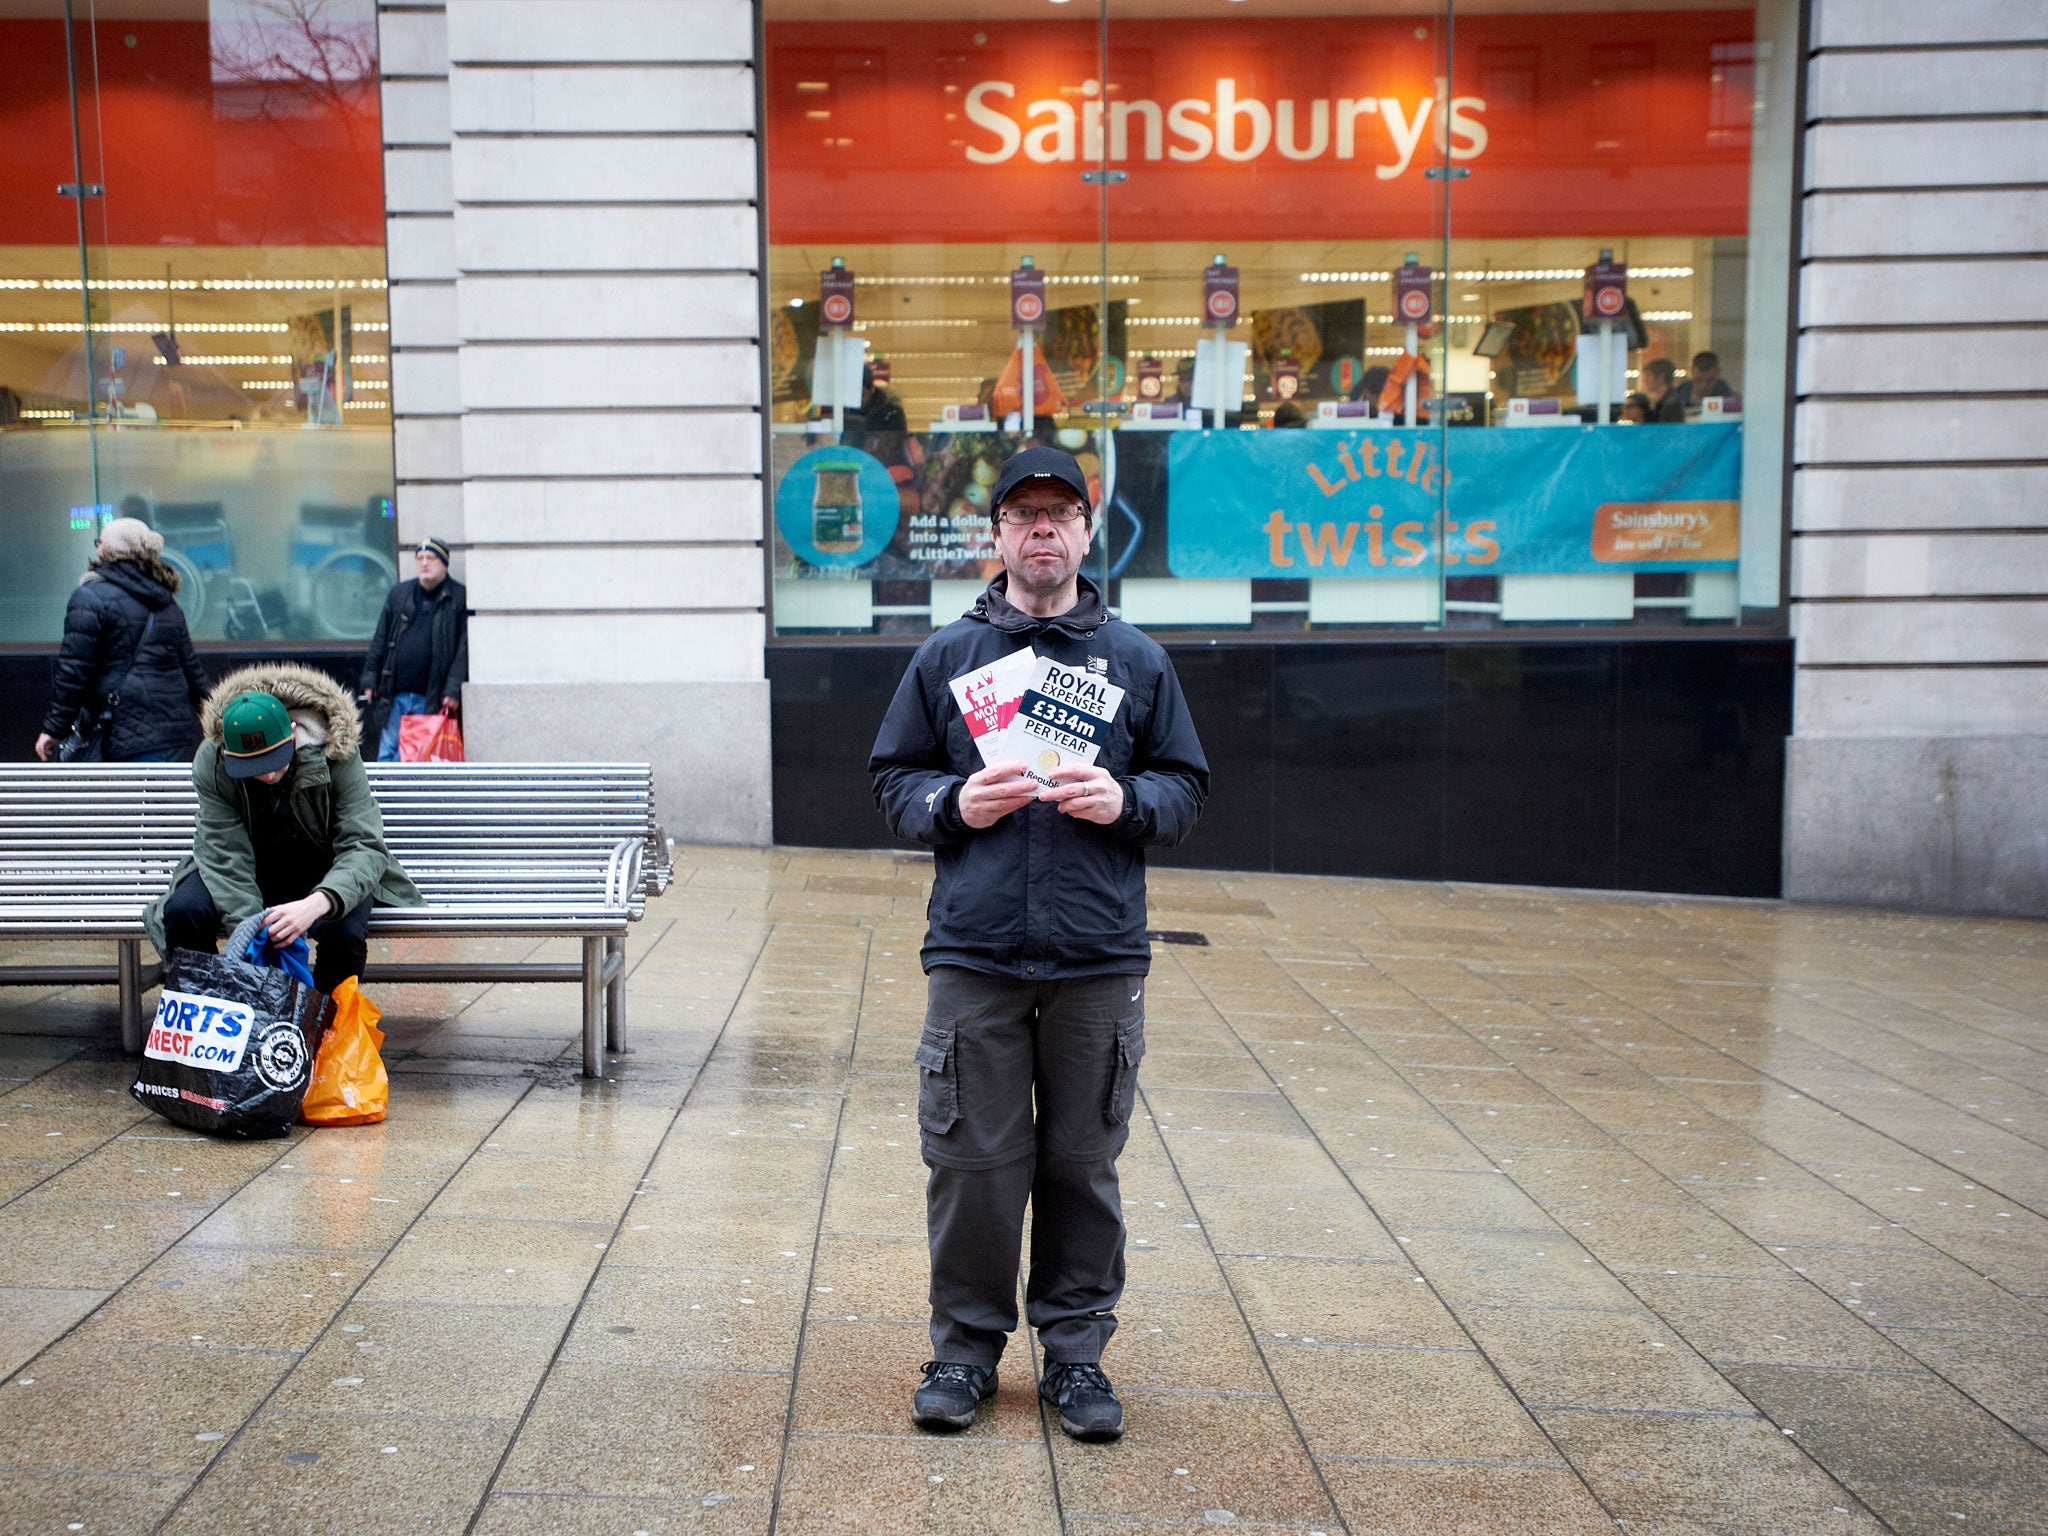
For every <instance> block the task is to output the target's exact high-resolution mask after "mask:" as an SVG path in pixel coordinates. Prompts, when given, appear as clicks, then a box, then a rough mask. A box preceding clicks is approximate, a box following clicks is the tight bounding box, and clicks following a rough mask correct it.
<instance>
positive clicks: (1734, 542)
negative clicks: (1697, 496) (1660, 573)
mask: <svg viewBox="0 0 2048 1536" xmlns="http://www.w3.org/2000/svg"><path fill="white" fill-rule="evenodd" d="M1741 533H1742V503H1741V502H1739V501H1608V502H1602V503H1601V504H1600V506H1598V507H1597V508H1595V509H1594V512H1593V558H1594V559H1595V560H1599V561H1603V562H1605V563H1608V564H1621V565H1641V564H1643V563H1645V562H1646V561H1653V560H1670V561H1674V562H1683V563H1684V564H1686V565H1697V564H1698V563H1699V562H1700V561H1702V560H1733V559H1734V558H1735V557H1736V551H1737V547H1738V545H1739V544H1740V542H1741Z"/></svg>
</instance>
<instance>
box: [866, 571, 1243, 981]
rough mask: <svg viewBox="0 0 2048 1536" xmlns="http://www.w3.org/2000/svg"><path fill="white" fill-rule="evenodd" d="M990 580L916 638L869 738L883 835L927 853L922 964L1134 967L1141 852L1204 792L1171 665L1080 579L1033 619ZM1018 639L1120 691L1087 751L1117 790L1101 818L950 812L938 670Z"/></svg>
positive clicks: (1177, 837) (1141, 951) (960, 758)
mask: <svg viewBox="0 0 2048 1536" xmlns="http://www.w3.org/2000/svg"><path fill="white" fill-rule="evenodd" d="M1008 582H1009V578H1008V576H1007V575H1002V576H998V577H996V579H995V580H994V581H993V582H991V583H990V584H989V588H988V590H987V591H986V592H984V593H983V594H982V595H981V596H980V597H979V598H977V599H976V600H975V604H974V607H973V609H972V610H971V611H970V612H969V613H968V614H966V615H965V616H964V617H963V618H960V619H957V620H955V621H954V622H953V623H951V624H949V625H947V626H946V627H945V628H944V629H942V630H940V631H939V632H938V633H937V634H935V635H933V636H932V637H931V638H930V639H929V640H927V641H925V643H924V644H923V645H921V646H919V647H918V648H917V654H916V655H915V656H913V657H912V658H911V662H910V669H909V671H907V672H905V673H904V674H903V681H902V683H901V685H900V686H898V688H897V690H896V697H895V699H894V700H893V701H892V702H891V703H890V705H889V713H888V715H887V716H886V717H885V718H884V719H883V721H882V729H881V734H880V735H878V736H877V737H876V738H875V748H874V753H873V755H872V756H871V757H870V758H869V760H868V771H869V772H870V773H871V774H873V775H874V781H875V798H876V800H877V801H878V802H879V803H880V805H881V807H882V814H883V816H884V817H886V818H887V820H888V822H889V825H890V827H891V828H893V829H894V830H895V832H896V833H897V835H898V836H901V837H906V838H909V839H911V840H913V841H915V842H920V843H929V844H930V845H931V846H932V848H933V850H934V857H933V863H934V874H933V880H932V896H931V904H930V907H929V908H928V911H927V915H928V917H929V919H930V924H931V926H930V929H929V931H928V932H927V933H926V935H925V943H924V951H923V961H924V968H925V969H926V970H927V971H929V970H930V969H931V968H932V967H933V966H935V965H958V966H964V967H966V968H967V969H968V970H974V971H985V972H989V973H991V974H994V975H998V976H1014V977H1017V978H1019V979H1023V980H1030V981H1057V980H1061V979H1064V978H1067V977H1072V976H1096V975H1111V974H1117V973H1126V974H1138V973H1142V972H1144V971H1147V970H1149V969H1150V967H1151V964H1152V946H1151V944H1150V943H1149V942H1148V941H1147V940H1146V938H1145V849H1147V848H1171V847H1173V846H1174V845H1175V844H1177V843H1179V842H1180V841H1181V840H1182V839H1184V838H1185V837H1186V836H1187V835H1188V833H1189V832H1191V831H1193V830H1194V825H1195V818H1196V817H1197V816H1199V815H1200V814H1201V810H1202V801H1203V800H1204V798H1206V796H1207V795H1208V793H1209V763H1208V759H1207V758H1205V757H1204V756H1203V755H1202V744H1201V742H1200V741H1199V740H1198V739H1197V738H1196V735H1195V726H1194V722H1193V721H1192V720H1191V719H1189V717H1188V709H1187V701H1186V699H1184V698H1183V697H1182V696H1181V691H1180V680H1179V679H1178V678H1177V677H1175V676H1174V671H1173V663H1172V662H1171V661H1169V660H1168V659H1167V655H1166V652H1165V651H1164V650H1162V649H1161V648H1160V647H1159V645H1158V644H1157V643H1156V642H1155V641H1153V640H1152V639H1151V637H1150V636H1148V635H1146V634H1144V633H1142V632H1141V631H1139V630H1137V629H1134V628H1132V627H1131V626H1130V625H1129V624H1126V623H1124V622H1123V621H1122V620H1121V619H1116V618H1112V617H1111V616H1110V613H1109V609H1108V608H1107V607H1106V606H1105V605H1104V603H1103V601H1102V593H1101V590H1100V589H1099V588H1097V587H1096V586H1095V584H1094V583H1093V582H1091V581H1089V580H1088V579H1087V578H1086V577H1082V578H1081V584H1080V585H1081V600H1080V601H1079V602H1078V603H1077V604H1075V606H1074V607H1073V608H1071V609H1069V610H1068V611H1067V612H1066V613H1063V614H1060V615H1059V616H1057V617H1056V618H1050V619H1035V618H1032V617H1031V616H1029V615H1028V614H1025V613H1023V612H1021V611H1020V610H1018V609H1017V608H1016V607H1015V606H1013V605H1012V604H1011V602H1010V601H1009V598H1008V596H1007V587H1008ZM1026 646H1029V647H1030V648H1031V649H1033V650H1035V651H1036V652H1037V653H1038V654H1039V655H1040V656H1050V657H1052V658H1053V659H1054V660H1056V661H1061V662H1065V663H1067V664H1068V665H1071V666H1075V667H1087V666H1088V665H1089V663H1090V662H1091V660H1092V661H1093V662H1095V663H1097V664H1098V667H1097V670H1100V671H1102V672H1103V673H1104V674H1105V675H1106V677H1107V679H1108V681H1110V682H1111V683H1113V684H1115V685H1116V686H1117V687H1119V688H1122V689H1123V690H1124V695H1125V696H1124V701H1123V704H1122V706H1121V707H1120V708H1119V709H1118V711H1117V715H1116V719H1115V721H1114V722H1113V724H1112V726H1111V728H1110V732H1109V739H1108V740H1107V741H1106V742H1104V743H1103V746H1102V748H1101V752H1100V755H1099V756H1098V757H1097V759H1096V761H1097V763H1098V765H1099V766H1101V767H1103V768H1106V769H1108V770H1109V772H1110V773H1111V774H1113V775H1114V776H1115V777H1116V780H1117V782H1118V783H1119V784H1121V785H1122V786H1123V791H1124V814H1123V817H1122V819H1121V820H1120V821H1118V822H1117V823H1116V825H1114V826H1108V827H1105V826H1101V825H1099V824H1098V823H1095V822H1092V821H1082V820H1080V819H1078V818H1076V817H1072V816H1066V815H1062V814H1061V813H1060V812H1059V810H1058V809H1056V808H1055V807H1054V806H1051V805H1048V804H1042V803H1039V802H1036V801H1034V802H1032V803H1030V804H1028V805H1025V806H1024V807H1022V808H1021V809H1019V810H1016V811H1012V812H1011V813H1010V814H1009V815H1007V816H1005V817H1004V818H1003V819H1002V820H1001V821H998V822H997V823H996V824H995V825H994V826H992V827H988V828H985V829H983V830H980V831H976V830H975V829H973V828H971V827H969V826H968V825H967V823H966V822H964V821H962V820H961V819H960V786H961V785H962V784H963V783H964V782H965V781H966V779H967V777H968V775H970V774H972V773H976V772H979V771H980V769H981V767H982V761H981V754H980V752H979V750H978V749H977V748H976V747H975V745H974V740H973V738H972V737H971V736H970V735H969V734H968V731H967V722H966V721H965V720H964V719H963V718H962V717H961V714H960V710H959V707H958V706H957V705H956V703H955V702H954V699H953V693H952V688H951V686H950V685H951V680H952V679H953V678H956V677H958V676H960V675H961V674H962V673H963V672H971V671H973V670H974V669H975V668H977V667H983V666H986V665H988V663H990V662H992V661H996V660H999V659H1000V658H1002V657H1004V656H1007V655H1009V654H1010V653H1011V652H1012V651H1016V650H1019V649H1022V648H1023V647H1026Z"/></svg>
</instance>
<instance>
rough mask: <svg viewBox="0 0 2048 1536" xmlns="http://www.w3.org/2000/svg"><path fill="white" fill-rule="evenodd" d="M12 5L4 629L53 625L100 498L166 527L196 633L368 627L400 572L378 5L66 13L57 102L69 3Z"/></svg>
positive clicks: (343, 2)
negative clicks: (373, 596)
mask: <svg viewBox="0 0 2048 1536" xmlns="http://www.w3.org/2000/svg"><path fill="white" fill-rule="evenodd" d="M9 10H10V14H9V15H8V16H6V17H4V18H0V56H4V57H6V58H7V59H8V60H9V62H10V65H11V66H12V68H11V70H10V76H11V89H10V92H9V99H8V101H7V102H6V103H4V104H0V115H4V117H5V119H6V125H7V141H8V146H9V152H8V154H7V156H6V157H4V159H0V507H4V508H5V514H6V516H7V518H8V521H9V526H8V535H9V537H8V545H9V555H8V565H9V574H10V578H11V579H10V580H9V581H8V582H7V583H6V584H5V585H6V587H7V591H6V594H5V596H4V597H0V640H5V641H8V642H40V641H48V640H50V639H52V638H53V637H54V636H55V634H56V633H57V630H58V628H59V626H60V624H61V618H62V613H63V608H64V603H65V599H66V597H67V596H68V594H69V590H70V588H71V586H72V585H73V584H74V583H75V582H76V580H77V579H78V575H79V573H80V571H82V570H83V569H84V565H85V561H86V558H87V557H88V555H89V554H90V551H91V547H92V542H93V537H94V532H95V530H96V527H97V524H98V522H100V521H103V520H104V519H105V518H107V517H110V516H116V515H130V516H137V517H141V518H143V519H144V520H145V521H148V522H151V523H152V524H154V525H155V526H156V527H157V528H158V529H159V531H161V532H162V533H163V534H164V539H165V558H166V559H167V560H168V561H169V562H170V563H171V564H172V565H173V567H174V568H175V569H177V570H178V571H179V573H180V576H181V577H182V578H183V580H182V583H181V590H180V592H179V601H180V603H181V604H183V605H184V606H185V608H186V612H187V617H188V619H189V620H190V622H191V626H192V630H193V634H194V636H195V637H196V638H198V639H201V640H207V639H214V640H221V639H232V640H240V641H245V642H246V641H258V640H299V639H317V640H342V639H355V638H360V637H362V636H364V635H366V634H367V633H368V632H369V628H370V627H371V626H372V625H374V622H375V616H376V607H375V604H374V602H372V601H370V596H369V594H370V589H371V587H372V586H375V587H376V591H377V595H378V596H379V597H381V593H382V590H383V588H384V586H387V585H388V583H389V581H390V580H391V579H392V577H393V576H394V575H395V573H396V565H395V562H394V560H393V551H394V547H395V522H394V519H393V516H392V501H391V497H392V469H391V436H390V421H391V415H390V367H389V355H390V346H389V330H390V327H389V312H388V308H387V305H386V288H385V267H384V233H383V220H384V209H383V177H382V169H381V157H380V143H379V140H380V133H379V109H378V95H377V89H378V87H377V56H376V12H375V6H374V4H373V3H372V0H215V3H212V4H205V3H195V4H192V5H186V6H175V7H173V6H127V7H123V6H119V5H115V6H109V5H104V4H102V5H100V6H98V7H96V8H93V9H90V10H87V9H84V8H80V9H78V11H77V19H76V21H75V22H74V24H73V25H72V26H71V27H70V29H69V42H70V44H71V48H72V56H73V57H72V63H73V65H74V66H75V74H76V79H77V82H78V83H77V88H76V92H75V94H74V91H73V87H72V84H71V75H72V70H71V69H68V68H67V59H66V41H67V35H66V26H65V22H64V20H63V16H64V7H63V6H62V5H61V4H43V3H37V4H31V5H23V6H15V7H10V8H9ZM124 12H125V13H126V14H123V13H124ZM74 106H75V108H76V113H75V119H76V123H77V127H78V141H77V148H76V153H74V145H73V134H72V130H73V121H74ZM59 184H62V185H63V186H65V187H67V188H69V189H71V192H72V195H69V196H65V195H55V194H53V192H52V189H53V188H55V187H57V186H59Z"/></svg>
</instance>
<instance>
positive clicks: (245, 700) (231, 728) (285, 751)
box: [220, 693, 293, 779]
mask: <svg viewBox="0 0 2048 1536" xmlns="http://www.w3.org/2000/svg"><path fill="white" fill-rule="evenodd" d="M292 752H293V742H292V717H291V716H290V715H288V714H286V713H285V707H284V706H283V705H282V704H280V703H278V701H277V700H276V699H274V698H272V697H271V696H270V695H269V694H267V693H238V694H236V695H235V696H234V697H233V698H232V699H229V700H228V707H227V708H226V709H224V710H222V711H221V712H220V754H221V760H222V761H223V762H224V763H225V764H226V765H227V770H228V777H229V778H231V779H253V778H255V777H256V775H258V774H259V773H275V772H276V771H277V770H278V769H280V768H283V767H286V766H288V765H289V764H290V762H291V760H292Z"/></svg>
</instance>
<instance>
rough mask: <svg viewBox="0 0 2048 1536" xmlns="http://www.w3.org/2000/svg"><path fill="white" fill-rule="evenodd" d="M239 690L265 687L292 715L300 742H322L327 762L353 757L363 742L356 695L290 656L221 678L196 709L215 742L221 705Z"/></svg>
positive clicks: (256, 690) (263, 690)
mask: <svg viewBox="0 0 2048 1536" xmlns="http://www.w3.org/2000/svg"><path fill="white" fill-rule="evenodd" d="M238 693H267V694H269V695H271V697H273V698H275V699H276V700H277V701H278V702H279V703H280V704H282V705H284V707H285V709H286V710H287V711H288V712H289V713H290V715H291V717H292V724H293V725H294V726H296V727H297V731H298V739H299V743H300V745H302V746H318V747H320V748H322V749H323V750H324V751H325V752H326V754H327V758H328V761H329V762H336V763H338V762H341V761H343V760H344V759H347V758H351V757H354V756H355V755H356V751H357V749H358V748H360V747H361V746H362V743H363V729H362V724H361V722H360V721H359V720H358V719H357V717H356V701H355V700H354V699H353V698H351V697H350V696H349V692H348V690H347V689H346V688H344V687H342V685H341V684H340V683H337V682H336V681H335V680H334V679H333V678H331V677H329V676H328V675H327V674H326V673H325V672H320V671H316V670H315V669H314V668H312V667H302V666H298V665H296V664H295V663H292V662H288V661H275V662H258V663H257V664H256V665H255V666H253V667H243V668H242V669H241V670H240V671H238V672H232V673H230V674H228V676H226V677H224V678H222V679H221V681H220V683H219V685H218V686H217V687H216V688H215V689H214V690H213V692H212V693H209V694H208V695H207V696H206V703H205V705H204V706H203V707H202V708H201V709H200V711H199V728H200V729H201V730H202V731H204V732H205V733H206V739H207V740H208V741H210V742H213V743H214V744H215V745H216V746H218V745H219V744H220V740H221V725H220V717H221V711H222V710H224V709H226V708H227V704H228V700H230V699H232V698H233V697H234V696H235V695H236V694H238Z"/></svg>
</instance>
